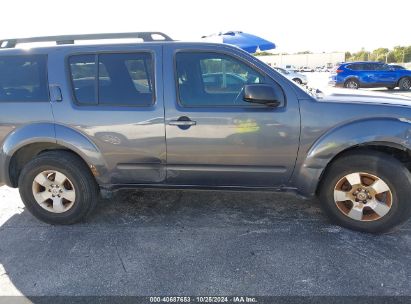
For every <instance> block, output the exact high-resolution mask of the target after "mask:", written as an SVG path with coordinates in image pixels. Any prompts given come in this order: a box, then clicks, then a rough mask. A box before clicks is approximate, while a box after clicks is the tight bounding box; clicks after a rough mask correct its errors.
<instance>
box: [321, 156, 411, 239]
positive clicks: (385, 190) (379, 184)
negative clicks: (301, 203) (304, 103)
mask: <svg viewBox="0 0 411 304" xmlns="http://www.w3.org/2000/svg"><path fill="white" fill-rule="evenodd" d="M410 183H411V174H410V172H409V171H408V169H407V168H406V167H405V166H404V165H403V164H402V163H400V162H399V161H398V160H396V159H395V158H393V157H391V156H389V155H386V154H383V153H379V152H371V151H370V152H367V153H351V154H347V155H345V156H343V157H341V158H339V159H337V160H336V161H334V162H333V163H332V164H331V165H330V167H329V168H328V169H327V171H326V173H325V175H324V177H323V182H322V185H321V189H320V193H319V194H320V195H319V197H320V200H321V204H322V206H323V209H324V211H325V212H326V213H327V214H328V215H329V216H330V218H331V219H333V220H334V221H335V222H336V223H338V224H340V225H341V226H344V227H347V228H350V229H354V230H358V231H364V232H374V233H377V232H385V231H388V230H390V229H392V228H393V227H394V226H396V225H398V224H400V223H402V222H404V221H405V220H407V219H408V218H409V217H410V215H411V204H410V202H409V197H410V196H411V190H410Z"/></svg>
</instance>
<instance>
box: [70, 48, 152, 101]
mask: <svg viewBox="0 0 411 304" xmlns="http://www.w3.org/2000/svg"><path fill="white" fill-rule="evenodd" d="M69 63H70V70H71V79H72V83H73V89H74V95H75V97H76V100H77V102H78V103H79V104H83V105H90V104H98V105H117V106H150V105H152V104H153V103H154V99H155V96H154V82H153V80H154V76H153V62H152V55H151V54H150V53H116V54H114V53H110V54H97V55H95V54H92V55H75V56H71V57H70V59H69Z"/></svg>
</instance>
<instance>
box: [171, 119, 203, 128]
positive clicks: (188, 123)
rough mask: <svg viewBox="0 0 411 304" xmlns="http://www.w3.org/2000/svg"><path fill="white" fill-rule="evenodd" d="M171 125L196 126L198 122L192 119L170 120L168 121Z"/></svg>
mask: <svg viewBox="0 0 411 304" xmlns="http://www.w3.org/2000/svg"><path fill="white" fill-rule="evenodd" d="M168 124H169V125H170V126H179V127H180V126H195V125H196V124H197V122H195V121H192V120H170V122H169V123H168Z"/></svg>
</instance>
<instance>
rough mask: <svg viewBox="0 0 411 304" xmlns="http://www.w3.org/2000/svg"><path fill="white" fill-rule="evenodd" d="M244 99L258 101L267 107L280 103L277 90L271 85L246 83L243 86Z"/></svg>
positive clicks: (276, 105)
mask: <svg viewBox="0 0 411 304" xmlns="http://www.w3.org/2000/svg"><path fill="white" fill-rule="evenodd" d="M243 99H244V101H246V102H250V103H259V104H263V105H266V106H269V107H278V106H279V105H280V104H281V99H280V98H279V96H278V94H277V92H276V91H275V89H274V88H273V87H272V86H271V85H267V84H247V85H245V86H244V98H243Z"/></svg>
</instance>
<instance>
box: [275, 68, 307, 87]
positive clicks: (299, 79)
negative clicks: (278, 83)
mask: <svg viewBox="0 0 411 304" xmlns="http://www.w3.org/2000/svg"><path fill="white" fill-rule="evenodd" d="M272 68H273V69H274V70H276V71H277V72H279V73H281V74H283V75H284V76H285V77H287V78H288V79H290V80H292V81H294V82H296V83H298V84H302V85H305V84H307V76H305V75H303V74H301V73H298V72H293V71H291V70H285V69H282V68H279V67H272Z"/></svg>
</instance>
